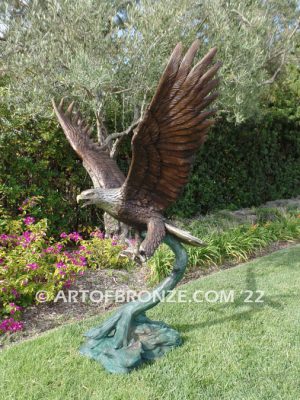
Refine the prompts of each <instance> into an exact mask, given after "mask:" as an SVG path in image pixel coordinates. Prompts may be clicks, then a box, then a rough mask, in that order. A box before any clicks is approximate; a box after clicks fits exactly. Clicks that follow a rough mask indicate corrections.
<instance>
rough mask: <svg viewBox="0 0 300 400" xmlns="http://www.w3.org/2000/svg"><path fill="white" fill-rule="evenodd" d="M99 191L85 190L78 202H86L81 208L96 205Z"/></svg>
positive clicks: (77, 198)
mask: <svg viewBox="0 0 300 400" xmlns="http://www.w3.org/2000/svg"><path fill="white" fill-rule="evenodd" d="M97 197H98V196H97V191H96V190H95V189H89V190H84V191H83V192H81V193H80V194H79V195H78V196H77V197H76V201H77V203H79V202H80V201H84V203H83V204H82V206H81V208H84V207H87V206H89V205H91V204H95V203H96V200H97Z"/></svg>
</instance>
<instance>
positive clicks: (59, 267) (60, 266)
mask: <svg viewBox="0 0 300 400" xmlns="http://www.w3.org/2000/svg"><path fill="white" fill-rule="evenodd" d="M55 266H56V268H58V269H61V268H67V266H66V264H64V263H63V262H62V261H59V262H58V263H56V264H55Z"/></svg>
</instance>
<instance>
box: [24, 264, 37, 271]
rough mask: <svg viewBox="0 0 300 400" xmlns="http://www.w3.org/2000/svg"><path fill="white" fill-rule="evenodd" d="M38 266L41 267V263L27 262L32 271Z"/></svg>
mask: <svg viewBox="0 0 300 400" xmlns="http://www.w3.org/2000/svg"><path fill="white" fill-rule="evenodd" d="M38 268H39V265H38V264H37V263H31V264H27V269H31V270H32V271H35V270H36V269H38Z"/></svg>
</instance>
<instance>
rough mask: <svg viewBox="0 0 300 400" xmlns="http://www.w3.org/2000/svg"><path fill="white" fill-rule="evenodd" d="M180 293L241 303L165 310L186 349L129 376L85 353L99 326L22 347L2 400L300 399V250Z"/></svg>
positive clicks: (0, 383)
mask: <svg viewBox="0 0 300 400" xmlns="http://www.w3.org/2000/svg"><path fill="white" fill-rule="evenodd" d="M181 288H182V289H186V290H187V292H188V293H187V297H189V298H191V296H192V293H193V292H194V291H195V290H203V291H208V290H214V291H220V290H225V291H227V292H228V290H234V291H235V300H234V302H233V303H208V302H203V303H195V302H191V303H164V304H161V305H159V306H158V307H157V308H156V309H155V310H152V312H151V313H149V315H150V316H151V317H153V318H154V319H162V320H164V321H165V322H167V323H169V324H171V325H172V326H173V327H175V328H177V329H178V330H180V332H181V333H182V337H183V339H184V344H183V346H182V347H180V348H177V349H176V350H174V351H172V352H170V353H169V354H168V355H167V356H165V357H164V358H162V359H160V360H158V361H156V362H155V363H153V364H148V365H145V366H144V367H142V368H141V369H139V370H136V371H134V372H132V373H131V374H129V375H110V374H108V373H106V372H105V371H104V370H103V369H102V367H101V366H100V365H98V364H97V363H95V362H93V361H91V360H89V359H87V358H84V357H82V356H80V355H79V354H78V352H77V348H78V346H79V344H80V342H81V340H82V336H81V335H82V333H83V332H84V331H85V330H86V329H87V328H88V327H90V326H92V325H93V324H95V319H93V320H88V321H86V322H84V323H81V324H78V325H69V326H65V327H63V328H59V329H56V330H53V331H51V332H48V333H47V334H44V335H42V336H40V337H39V338H37V339H35V340H31V341H27V342H23V343H21V344H19V345H15V346H13V347H11V348H8V349H7V350H5V351H3V352H2V354H1V355H0V398H1V400H2V399H5V400H9V399H11V400H18V399H22V400H23V399H24V400H33V399H34V400H46V399H53V400H59V399H66V400H68V399H70V400H71V399H72V400H77V399H78V400H79V399H82V400H84V399H86V400H96V399H97V400H100V399H103V400H111V399H120V400H126V399H128V400H129V399H130V400H135V399H136V400H141V399H149V400H150V399H151V400H153V399H170V400H171V399H180V400H184V399H214V400H219V399H227V400H244V399H247V400H248V399H253V400H259V399H270V400H271V399H272V400H275V399H293V400H294V399H299V398H300V379H299V377H300V246H295V247H292V248H290V249H287V250H281V251H278V252H276V253H273V254H271V255H269V256H266V257H263V258H260V259H257V260H255V261H253V262H250V263H247V264H243V265H241V266H238V267H235V268H232V269H230V270H227V271H222V272H219V273H216V274H214V275H211V276H209V277H207V278H204V279H201V280H198V281H195V282H193V283H192V284H189V285H186V286H182V287H181ZM245 290H252V291H256V290H262V291H264V292H265V295H264V297H263V299H262V300H263V301H264V302H263V303H245V302H244V299H245V297H246V293H242V294H241V292H242V291H245ZM255 297H257V295H256V296H255Z"/></svg>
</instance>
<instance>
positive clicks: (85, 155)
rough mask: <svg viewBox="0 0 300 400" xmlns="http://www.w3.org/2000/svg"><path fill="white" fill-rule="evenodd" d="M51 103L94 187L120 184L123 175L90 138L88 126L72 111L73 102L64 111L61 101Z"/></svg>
mask: <svg viewBox="0 0 300 400" xmlns="http://www.w3.org/2000/svg"><path fill="white" fill-rule="evenodd" d="M52 103H53V107H54V111H55V114H56V116H57V118H58V120H59V123H60V125H61V127H62V128H63V130H64V133H65V135H66V137H67V139H68V141H69V142H70V144H71V146H72V147H73V149H74V150H75V151H76V153H77V154H78V155H79V157H80V158H81V159H82V160H83V165H84V167H85V169H86V170H87V172H88V173H89V175H90V177H91V179H92V181H93V184H94V187H102V188H105V189H110V188H118V187H120V186H122V184H123V182H124V180H125V176H124V175H123V173H122V172H121V170H120V169H119V167H118V165H117V163H116V161H115V160H113V159H112V158H110V156H109V154H108V152H106V151H104V150H101V148H100V145H99V144H97V143H95V142H94V141H93V140H92V139H91V138H90V136H89V126H87V125H86V124H85V123H84V121H83V120H82V118H81V117H80V115H79V113H78V112H76V113H73V104H74V103H71V104H70V105H69V107H68V108H67V110H66V111H64V110H63V101H61V102H60V104H59V105H58V106H57V105H56V104H55V102H54V101H53V102H52Z"/></svg>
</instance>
